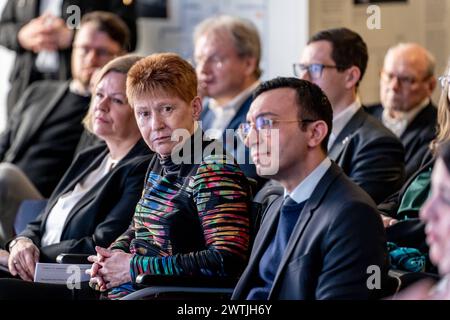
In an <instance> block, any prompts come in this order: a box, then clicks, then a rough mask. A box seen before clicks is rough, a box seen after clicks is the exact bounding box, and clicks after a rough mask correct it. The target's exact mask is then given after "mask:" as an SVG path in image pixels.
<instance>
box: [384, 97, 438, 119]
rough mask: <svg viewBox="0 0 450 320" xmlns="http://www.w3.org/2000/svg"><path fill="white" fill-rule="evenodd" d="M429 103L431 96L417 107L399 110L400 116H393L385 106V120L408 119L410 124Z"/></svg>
mask: <svg viewBox="0 0 450 320" xmlns="http://www.w3.org/2000/svg"><path fill="white" fill-rule="evenodd" d="M429 104H430V98H429V97H427V98H425V99H424V100H423V101H422V102H421V103H420V104H419V105H418V106H417V107H415V108H412V109H411V110H409V111H405V112H399V113H398V115H399V117H398V118H393V117H392V116H391V114H390V113H389V109H388V108H384V109H383V114H382V117H383V122H384V121H385V120H386V121H390V122H397V121H406V122H407V123H408V124H410V123H411V122H412V121H413V120H414V119H415V118H416V116H417V115H418V114H419V112H420V111H422V110H423V109H425V108H426V107H427V106H428V105H429Z"/></svg>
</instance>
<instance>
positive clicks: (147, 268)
mask: <svg viewBox="0 0 450 320" xmlns="http://www.w3.org/2000/svg"><path fill="white" fill-rule="evenodd" d="M226 159H227V158H226V157H225V156H208V157H206V158H205V160H204V161H203V162H202V163H201V164H200V165H199V167H198V169H197V171H196V173H195V174H194V175H193V176H191V178H190V181H189V186H188V188H189V189H190V190H189V191H190V192H191V193H192V195H193V200H194V203H195V207H196V210H197V213H198V215H199V219H200V222H201V226H202V229H203V236H204V239H205V243H206V249H205V250H200V251H196V252H191V253H189V254H174V255H165V256H164V255H163V256H161V255H160V256H153V257H151V256H142V255H134V256H133V258H132V260H131V263H130V266H131V276H132V279H133V280H134V279H135V278H136V276H137V275H139V274H141V273H148V274H155V275H216V276H217V275H218V276H225V275H238V274H239V273H240V272H241V271H242V270H243V268H244V267H245V263H246V261H247V256H248V252H249V238H250V236H249V224H250V221H249V220H250V219H249V216H250V213H249V212H250V191H249V187H248V185H249V184H248V181H247V178H246V177H245V176H244V174H243V173H242V171H241V170H240V169H239V167H238V166H237V165H236V164H234V163H233V162H231V163H227V161H226ZM229 162H230V161H229Z"/></svg>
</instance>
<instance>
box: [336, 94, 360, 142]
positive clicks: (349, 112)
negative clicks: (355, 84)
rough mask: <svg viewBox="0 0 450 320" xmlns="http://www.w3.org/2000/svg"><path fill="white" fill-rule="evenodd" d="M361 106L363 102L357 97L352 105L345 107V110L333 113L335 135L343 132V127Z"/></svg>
mask: <svg viewBox="0 0 450 320" xmlns="http://www.w3.org/2000/svg"><path fill="white" fill-rule="evenodd" d="M360 108H361V102H360V101H359V100H358V99H356V100H355V101H354V102H353V103H352V104H351V105H349V106H348V107H347V108H345V109H344V110H343V111H341V112H339V113H338V114H336V115H333V130H332V133H333V135H334V136H335V137H337V136H338V135H339V133H341V131H342V129H344V127H345V126H346V125H347V123H348V122H349V121H350V119H351V118H352V117H353V116H354V115H355V114H356V112H358V110H359V109H360Z"/></svg>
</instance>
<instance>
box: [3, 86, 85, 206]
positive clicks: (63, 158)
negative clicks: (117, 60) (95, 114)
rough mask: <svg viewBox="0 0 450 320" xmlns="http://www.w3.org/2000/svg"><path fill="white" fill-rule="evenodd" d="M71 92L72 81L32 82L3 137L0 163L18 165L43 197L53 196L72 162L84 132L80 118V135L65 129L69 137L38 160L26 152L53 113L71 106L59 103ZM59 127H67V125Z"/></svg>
mask: <svg viewBox="0 0 450 320" xmlns="http://www.w3.org/2000/svg"><path fill="white" fill-rule="evenodd" d="M68 90H69V81H51V80H47V81H38V82H35V83H33V84H32V85H31V86H30V88H28V89H27V90H26V92H25V94H24V96H23V97H22V98H21V99H20V100H19V102H18V104H17V106H16V109H15V110H14V113H13V114H12V115H11V118H10V120H9V122H8V125H7V127H6V129H5V130H4V131H3V132H2V134H1V135H0V161H4V162H9V163H13V164H15V165H17V166H19V168H20V169H21V170H22V171H23V172H24V173H25V174H26V175H27V177H28V178H29V179H30V180H31V181H32V182H33V184H34V185H35V186H36V188H37V189H38V190H39V191H40V192H41V194H42V195H43V196H44V197H49V196H50V195H51V193H52V192H53V190H54V189H55V187H56V185H57V184H58V182H59V181H60V180H61V177H62V176H63V175H64V173H65V172H66V170H67V169H68V167H69V166H70V164H71V162H72V160H73V156H74V152H75V148H76V146H77V144H78V141H79V139H80V135H81V132H82V131H81V130H82V125H81V119H80V130H79V134H78V133H76V132H75V131H72V129H70V128H65V127H63V128H65V130H66V131H67V134H66V135H64V136H63V137H61V139H60V143H59V145H58V146H56V145H55V146H53V147H54V149H53V150H48V152H46V153H45V155H43V156H42V157H40V158H39V159H37V158H30V156H29V154H28V153H27V151H28V149H29V147H30V146H31V145H33V144H34V145H35V143H36V142H35V138H36V137H37V136H38V135H39V134H40V133H41V132H42V126H43V124H44V123H45V121H46V120H47V119H48V117H49V116H50V114H51V113H52V112H53V111H54V110H55V109H56V108H58V107H59V108H61V107H67V108H68V107H70V106H62V105H61V103H60V102H61V100H62V99H63V98H64V97H65V96H66V94H67V92H68ZM87 108H88V106H86V110H87ZM60 125H61V126H64V123H61V124H60ZM54 150H65V151H64V152H59V151H58V152H55V151H54Z"/></svg>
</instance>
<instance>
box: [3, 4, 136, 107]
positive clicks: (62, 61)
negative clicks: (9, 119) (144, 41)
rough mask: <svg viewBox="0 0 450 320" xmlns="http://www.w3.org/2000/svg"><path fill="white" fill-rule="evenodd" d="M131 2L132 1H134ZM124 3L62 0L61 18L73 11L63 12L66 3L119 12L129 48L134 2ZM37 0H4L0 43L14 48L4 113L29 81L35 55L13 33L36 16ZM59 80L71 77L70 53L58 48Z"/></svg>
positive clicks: (133, 44) (84, 9)
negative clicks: (14, 56) (9, 87)
mask: <svg viewBox="0 0 450 320" xmlns="http://www.w3.org/2000/svg"><path fill="white" fill-rule="evenodd" d="M134 2H135V1H134ZM134 2H131V4H130V5H127V6H124V5H123V3H122V1H121V0H106V1H92V0H63V5H62V12H61V17H62V18H63V19H64V20H67V18H68V17H70V15H72V14H73V11H69V13H68V12H67V8H68V7H69V6H70V5H77V6H78V7H79V8H80V9H81V14H84V13H87V12H90V11H94V10H104V11H110V12H113V13H115V14H117V15H119V16H120V17H121V18H122V19H123V20H124V21H125V23H126V24H127V25H128V28H130V33H131V41H130V42H131V43H130V44H131V50H130V51H133V50H134V49H135V48H136V39H137V37H136V14H135V3H134ZM39 5H40V1H39V0H8V2H7V3H6V5H5V7H4V9H3V13H2V16H1V20H0V45H2V46H4V47H6V48H8V49H10V50H12V51H14V52H15V53H16V58H15V61H14V67H13V69H12V71H11V74H10V77H9V80H10V82H11V91H10V93H9V95H8V114H10V113H11V111H12V109H13V107H14V105H15V104H16V102H17V101H18V100H19V98H20V97H21V95H22V94H23V92H24V91H25V89H26V88H27V87H28V85H29V84H30V83H31V82H32V79H31V76H32V69H33V67H34V64H35V60H36V57H37V55H36V54H34V53H33V52H31V51H27V50H25V49H24V48H22V47H21V46H20V44H19V42H18V41H17V34H18V32H19V30H20V28H22V27H23V26H24V25H25V24H26V23H28V22H30V20H31V19H34V18H36V17H38V16H39ZM59 53H60V55H59V69H58V78H57V79H59V80H66V79H69V78H70V77H71V70H70V56H71V49H70V48H69V49H66V50H61V51H59Z"/></svg>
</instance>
